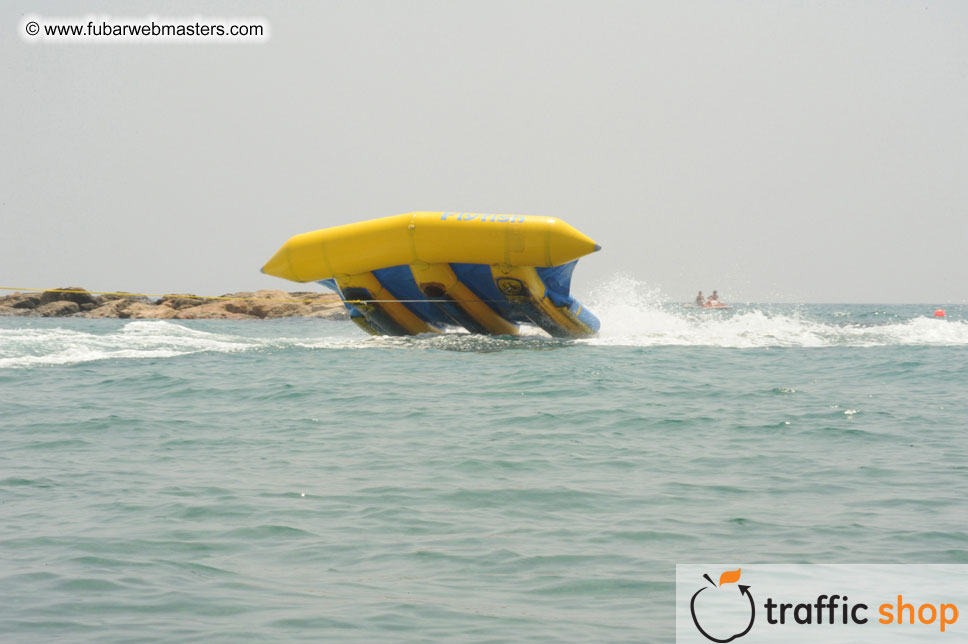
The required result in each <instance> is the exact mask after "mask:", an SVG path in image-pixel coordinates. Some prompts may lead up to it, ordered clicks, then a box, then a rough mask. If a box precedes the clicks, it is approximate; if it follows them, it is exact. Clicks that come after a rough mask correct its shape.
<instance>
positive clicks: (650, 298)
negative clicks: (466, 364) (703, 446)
mask: <svg viewBox="0 0 968 644" xmlns="http://www.w3.org/2000/svg"><path fill="white" fill-rule="evenodd" d="M588 306H589V309H591V310H592V311H593V312H594V313H595V314H596V315H597V316H598V318H599V319H600V320H601V322H602V328H601V331H600V332H599V334H598V336H597V337H595V338H592V339H589V340H586V341H584V342H587V343H589V344H595V345H617V346H676V345H680V346H717V347H735V348H755V347H830V346H858V347H865V346H891V345H921V346H930V345H935V346H962V345H968V323H966V322H964V321H952V320H935V319H932V318H928V317H917V318H913V319H910V320H903V321H896V322H888V323H878V324H864V323H851V322H849V317H850V315H849V314H848V313H845V312H833V313H831V317H832V318H834V320H835V321H836V323H831V322H830V321H823V320H818V319H812V318H811V317H810V316H809V315H808V314H806V313H804V312H802V311H792V312H791V311H783V312H779V311H771V310H769V309H768V308H758V307H755V306H737V307H736V308H734V309H730V310H713V311H709V310H705V311H702V310H697V309H690V308H687V307H685V306H683V305H682V304H678V303H672V304H670V303H669V302H668V301H667V298H666V297H664V296H663V294H662V292H661V291H660V290H658V289H653V288H649V287H648V286H647V285H645V284H643V283H642V282H639V281H638V280H636V279H635V278H633V277H631V276H628V275H619V276H616V277H613V278H612V279H610V280H608V281H607V282H605V283H604V284H602V285H601V286H600V287H598V288H597V289H595V294H594V296H593V297H591V298H588Z"/></svg>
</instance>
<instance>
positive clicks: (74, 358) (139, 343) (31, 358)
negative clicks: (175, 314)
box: [0, 320, 251, 368]
mask: <svg viewBox="0 0 968 644" xmlns="http://www.w3.org/2000/svg"><path fill="white" fill-rule="evenodd" d="M250 347H251V343H250V342H249V341H247V339H246V338H242V337H239V336H232V335H220V334H215V333H206V332H204V331H199V330H197V329H190V328H188V327H185V326H181V325H179V324H174V323H171V322H165V321H163V320H139V321H135V322H129V323H127V324H125V325H124V326H123V327H121V328H120V329H118V330H117V331H114V332H111V333H103V334H102V333H86V332H83V331H74V330H71V329H64V328H59V327H58V328H52V329H51V328H47V329H44V328H27V329H0V368H4V367H31V366H40V365H58V364H74V363H79V362H91V361H93V360H104V359H108V358H170V357H174V356H179V355H185V354H189V353H198V352H200V351H221V352H228V351H242V350H245V349H248V348H250Z"/></svg>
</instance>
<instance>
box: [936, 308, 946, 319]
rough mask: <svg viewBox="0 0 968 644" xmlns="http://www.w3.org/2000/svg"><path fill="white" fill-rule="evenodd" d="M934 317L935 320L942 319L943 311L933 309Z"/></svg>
mask: <svg viewBox="0 0 968 644" xmlns="http://www.w3.org/2000/svg"><path fill="white" fill-rule="evenodd" d="M934 317H936V318H943V317H944V309H935V311H934Z"/></svg>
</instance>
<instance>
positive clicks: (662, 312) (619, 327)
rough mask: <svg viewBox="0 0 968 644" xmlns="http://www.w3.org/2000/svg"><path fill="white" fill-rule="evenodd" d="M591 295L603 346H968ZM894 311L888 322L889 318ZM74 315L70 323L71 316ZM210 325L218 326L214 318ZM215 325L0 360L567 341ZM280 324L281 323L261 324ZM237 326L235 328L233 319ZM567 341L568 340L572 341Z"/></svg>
mask: <svg viewBox="0 0 968 644" xmlns="http://www.w3.org/2000/svg"><path fill="white" fill-rule="evenodd" d="M583 299H584V300H586V301H587V304H588V306H589V308H590V309H591V310H592V311H593V312H594V313H595V314H596V315H597V316H598V317H599V318H600V319H601V321H602V328H601V331H600V333H599V335H598V336H596V337H595V338H591V339H588V340H580V341H578V342H580V343H584V344H592V345H598V346H609V345H613V346H644V347H648V346H716V347H735V348H756V347H831V346H857V347H873V346H904V345H910V346H968V323H966V322H965V321H962V320H935V319H932V318H929V317H915V318H912V319H903V318H901V317H899V316H897V315H894V314H893V313H889V312H884V315H880V313H881V312H877V313H874V314H871V315H872V316H873V319H874V320H875V322H874V323H866V322H862V323H857V322H852V321H851V320H852V314H851V313H850V312H849V311H831V312H830V313H829V314H828V315H827V317H826V318H825V319H821V318H818V317H817V316H816V315H814V314H811V313H806V312H804V311H805V309H804V310H797V309H793V310H790V309H789V307H786V308H783V310H780V309H781V308H782V307H776V308H775V309H770V307H756V306H742V305H741V306H737V307H736V308H734V309H732V310H722V311H699V310H695V309H689V308H686V307H684V306H682V305H681V304H678V303H674V304H670V303H669V302H668V301H667V298H665V297H664V296H663V294H662V292H661V291H659V290H658V289H653V288H649V287H648V286H647V285H645V284H643V283H641V282H639V281H638V280H636V279H634V278H633V277H631V276H617V277H614V278H612V279H610V280H608V281H607V282H606V283H605V284H603V285H602V286H601V287H599V288H597V289H596V290H595V293H594V295H593V296H592V297H590V298H583ZM881 319H883V320H885V321H884V322H880V320H881ZM65 324H66V325H69V324H70V323H69V322H68V323H65ZM209 328H212V327H211V326H209ZM229 328H230V329H231V330H232V331H236V332H234V333H215V332H211V331H204V330H201V329H198V328H192V327H190V326H186V325H184V324H179V323H177V322H173V321H166V320H133V321H130V322H127V323H126V324H124V325H123V326H121V327H120V328H115V329H114V330H112V331H110V332H108V333H91V332H85V331H79V330H74V329H70V328H63V327H53V328H37V327H27V328H14V329H2V328H0V368H17V367H35V366H43V365H62V364H75V363H83V362H91V361H95V360H108V359H125V358H172V357H176V356H183V355H188V354H193V353H201V352H217V353H232V352H240V351H252V350H259V349H287V348H297V349H309V350H313V349H330V350H333V349H337V350H338V349H344V350H345V349H349V350H359V349H371V350H372V349H390V350H413V349H424V350H449V351H470V352H489V351H502V350H507V349H515V348H525V349H527V348H544V345H543V344H542V341H547V342H550V343H552V344H553V345H554V346H558V344H561V343H562V341H555V340H551V339H550V338H547V336H546V335H545V334H544V333H543V332H542V331H540V330H538V329H536V328H531V327H522V332H523V333H522V335H523V336H524V337H522V338H518V339H513V340H512V339H509V338H481V337H480V336H471V335H469V334H467V333H466V332H464V331H457V330H454V331H453V332H449V333H445V334H443V335H439V336H438V335H429V334H428V335H427V336H418V337H415V338H414V337H406V338H394V337H374V336H368V335H364V334H363V333H362V332H361V331H359V330H358V329H356V327H355V326H354V325H351V324H344V323H333V322H320V323H319V324H318V325H316V326H314V327H312V328H313V329H315V331H314V332H310V333H307V332H306V328H307V327H305V326H301V325H297V326H293V327H290V328H292V329H298V331H297V333H298V335H296V337H290V336H289V334H287V335H286V336H280V335H277V336H269V337H260V336H256V335H245V334H242V333H238V332H237V331H239V330H241V329H242V328H243V327H238V326H235V327H229ZM252 328H253V329H256V328H258V329H259V330H260V331H259V332H260V333H262V332H264V331H265V329H267V328H268V329H270V330H275V329H278V328H279V327H261V326H253V327H252ZM227 330H228V329H227ZM564 343H565V344H567V343H568V342H567V341H564Z"/></svg>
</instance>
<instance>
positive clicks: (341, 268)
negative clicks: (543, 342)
mask: <svg viewBox="0 0 968 644" xmlns="http://www.w3.org/2000/svg"><path fill="white" fill-rule="evenodd" d="M600 248H601V247H600V246H598V245H597V244H596V243H595V242H594V241H592V240H591V239H589V238H588V237H586V236H585V235H584V234H582V233H581V232H579V231H578V230H576V229H575V228H573V227H571V226H569V225H568V224H566V223H565V222H563V221H560V220H558V219H555V218H554V217H535V216H526V215H482V214H472V213H452V212H412V213H407V214H404V215H394V216H392V217H383V218H381V219H371V220H369V221H364V222H360V223H356V224H347V225H345V226H335V227H333V228H325V229H323V230H316V231H313V232H309V233H303V234H301V235H296V236H294V237H292V238H290V239H289V241H287V242H286V243H285V244H283V246H282V248H280V249H279V250H278V251H277V252H276V254H275V255H273V256H272V258H271V259H270V260H269V261H268V262H266V265H265V266H263V267H262V272H263V273H266V274H267V275H273V276H275V277H281V278H284V279H288V280H292V281H294V282H318V283H320V284H322V285H324V286H326V287H328V288H331V289H332V290H334V291H336V292H337V293H339V295H340V297H341V298H342V299H343V303H344V304H345V305H346V308H347V309H348V310H349V312H350V318H351V319H352V320H353V321H354V322H355V323H356V324H357V325H359V326H360V327H361V328H363V329H364V330H366V331H367V332H369V333H371V334H374V335H415V334H418V333H439V332H441V331H442V330H443V329H444V328H445V327H447V326H460V327H463V328H465V329H467V330H468V331H470V332H471V333H484V334H492V335H514V334H517V333H518V325H519V324H522V323H523V324H534V325H536V326H538V327H540V328H542V329H544V330H545V331H546V332H548V333H549V334H550V335H552V336H553V337H558V338H579V337H587V336H590V335H594V334H595V333H596V332H597V331H598V328H599V321H598V318H596V317H595V316H594V315H593V314H592V313H591V312H590V311H588V310H586V309H584V308H583V307H582V305H581V304H580V303H579V302H578V301H577V300H575V298H573V297H572V296H571V294H570V292H569V291H570V288H571V275H572V271H573V270H574V269H575V264H577V262H578V258H580V257H583V256H584V255H588V254H589V253H593V252H595V251H597V250H599V249H600Z"/></svg>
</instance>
